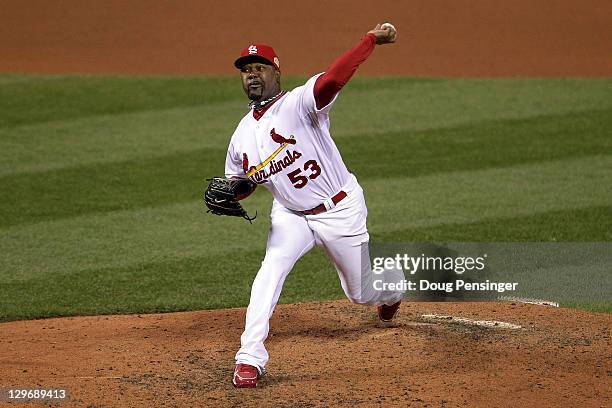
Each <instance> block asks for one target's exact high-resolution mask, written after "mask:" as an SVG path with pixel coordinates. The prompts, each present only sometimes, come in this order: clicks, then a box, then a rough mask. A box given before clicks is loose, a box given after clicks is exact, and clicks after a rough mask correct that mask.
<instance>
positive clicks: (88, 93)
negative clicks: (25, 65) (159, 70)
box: [0, 75, 243, 128]
mask: <svg viewBox="0 0 612 408" xmlns="http://www.w3.org/2000/svg"><path fill="white" fill-rule="evenodd" d="M12 78H13V80H12V81H9V82H4V83H0V112H2V114H1V115H0V128H2V127H4V128H6V127H13V126H19V125H24V124H27V125H31V124H33V123H42V122H48V121H57V120H62V119H77V118H82V117H87V116H94V115H103V114H113V113H125V112H137V111H144V110H152V109H164V108H172V107H177V106H194V105H204V104H215V103H218V102H223V101H227V100H232V99H235V100H237V99H239V98H242V97H243V93H242V90H241V89H240V87H239V86H236V81H237V80H236V79H234V78H230V77H185V78H182V77H131V76H62V75H57V76H37V75H30V76H24V77H22V78H21V80H19V81H17V80H16V77H15V76H12Z"/></svg>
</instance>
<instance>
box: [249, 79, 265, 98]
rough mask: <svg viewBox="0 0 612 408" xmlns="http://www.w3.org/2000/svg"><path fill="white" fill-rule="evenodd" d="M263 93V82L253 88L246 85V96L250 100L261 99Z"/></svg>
mask: <svg viewBox="0 0 612 408" xmlns="http://www.w3.org/2000/svg"><path fill="white" fill-rule="evenodd" d="M264 93H265V86H264V84H263V83H262V84H260V85H259V86H257V87H255V88H251V87H248V88H247V96H248V98H249V99H250V100H251V101H255V102H257V101H261V100H262V99H264V98H263V95H264Z"/></svg>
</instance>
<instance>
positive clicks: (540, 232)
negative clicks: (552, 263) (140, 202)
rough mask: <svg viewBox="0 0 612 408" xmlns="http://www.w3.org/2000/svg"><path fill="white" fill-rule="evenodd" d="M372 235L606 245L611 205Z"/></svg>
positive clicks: (412, 239)
mask: <svg viewBox="0 0 612 408" xmlns="http://www.w3.org/2000/svg"><path fill="white" fill-rule="evenodd" d="M370 235H371V237H370V239H371V240H372V241H384V242H514V241H517V242H528V241H545V242H578V241H587V242H606V241H612V206H594V207H585V208H577V209H568V210H558V211H546V212H543V213H536V214H529V215H524V216H517V217H507V218H505V217H499V218H487V219H484V220H480V221H477V222H467V223H456V224H442V225H435V226H431V227H421V228H406V229H402V230H397V229H396V230H393V231H381V232H377V233H373V234H370Z"/></svg>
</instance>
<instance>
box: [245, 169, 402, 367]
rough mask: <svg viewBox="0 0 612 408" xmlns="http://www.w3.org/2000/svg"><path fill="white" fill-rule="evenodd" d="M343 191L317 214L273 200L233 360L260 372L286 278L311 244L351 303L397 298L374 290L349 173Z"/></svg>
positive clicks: (359, 202) (356, 189)
mask: <svg viewBox="0 0 612 408" xmlns="http://www.w3.org/2000/svg"><path fill="white" fill-rule="evenodd" d="M343 190H344V191H345V192H346V193H347V194H348V195H347V197H345V198H344V199H343V200H342V201H340V202H339V203H338V205H337V206H336V207H334V208H332V209H330V210H328V211H326V212H324V213H322V214H318V215H307V216H304V215H302V214H299V213H297V212H295V211H291V210H289V209H287V208H285V207H284V206H282V205H281V204H280V203H278V202H277V201H276V200H274V203H273V206H272V213H271V218H272V226H271V229H270V233H269V236H268V244H267V249H266V256H265V258H264V260H263V262H262V264H261V268H260V269H259V272H257V276H256V277H255V280H254V281H253V286H252V288H251V299H250V302H249V307H248V309H247V314H246V325H245V329H244V332H243V334H242V336H241V338H240V340H241V347H240V350H239V351H238V353H236V362H237V363H242V364H250V365H252V366H255V367H258V368H259V370H260V372H262V371H263V370H264V367H265V366H266V363H267V362H268V357H269V356H268V352H267V351H266V348H265V347H264V341H265V339H266V337H267V336H268V331H269V328H270V323H269V321H270V318H271V317H272V313H273V312H274V307H275V306H276V303H277V302H278V299H279V297H280V294H281V290H282V288H283V283H284V282H285V278H286V277H287V275H288V274H289V272H291V269H292V268H293V266H294V265H295V263H296V262H297V261H298V259H300V258H301V257H302V255H304V254H305V253H307V252H308V251H309V250H310V249H312V248H313V247H314V245H315V244H316V245H320V246H322V247H323V248H324V249H325V251H326V253H327V254H328V256H329V257H330V259H331V260H332V262H333V263H334V265H335V266H336V270H337V271H338V276H339V278H340V283H341V285H342V289H343V290H344V293H345V294H346V297H347V298H348V299H349V300H350V301H351V302H353V303H360V304H381V303H387V304H391V303H394V302H395V301H397V300H399V298H397V297H396V298H394V299H386V301H385V302H382V301H380V293H376V291H374V289H373V285H372V284H371V282H372V272H371V265H370V257H369V251H368V245H367V243H368V241H369V235H368V231H367V228H366V218H367V214H368V210H367V208H366V204H365V199H364V196H363V190H362V188H361V186H360V185H359V183H358V182H357V179H356V178H355V177H354V176H353V175H351V180H350V181H349V183H347V186H345V188H343Z"/></svg>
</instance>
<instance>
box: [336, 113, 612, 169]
mask: <svg viewBox="0 0 612 408" xmlns="http://www.w3.org/2000/svg"><path fill="white" fill-rule="evenodd" d="M610 128H612V110H610V111H589V112H577V113H571V114H563V115H548V116H542V117H536V118H528V119H507V120H491V121H486V122H480V123H476V124H471V125H465V126H460V127H456V128H449V129H436V130H428V131H421V132H411V133H405V132H395V133H387V134H384V135H364V134H359V135H357V137H353V138H351V139H350V140H349V139H341V140H339V141H338V144H339V148H340V151H341V152H342V155H343V157H344V158H345V161H346V163H347V165H348V166H349V167H350V168H351V170H353V171H354V172H355V173H356V174H357V175H358V176H359V177H360V178H362V179H369V178H380V177H401V176H408V177H412V176H421V175H425V174H433V173H440V172H452V171H457V170H477V169H484V168H491V167H506V166H512V165H516V164H521V163H531V162H538V161H547V160H557V159H562V158H569V157H574V158H579V157H583V156H589V155H594V154H599V153H606V152H612V138H611V137H610V135H609V129H610Z"/></svg>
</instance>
